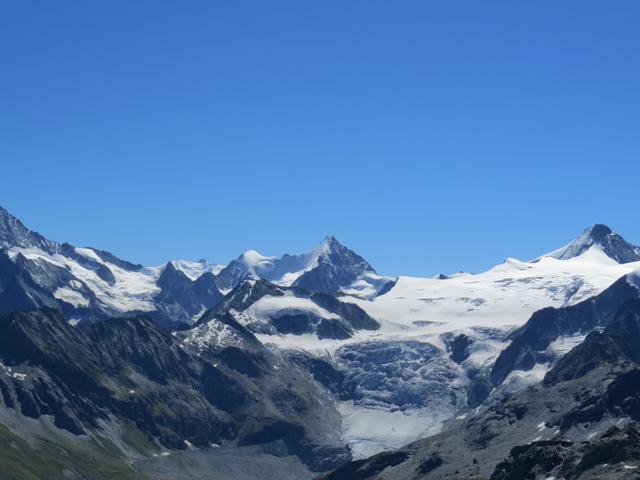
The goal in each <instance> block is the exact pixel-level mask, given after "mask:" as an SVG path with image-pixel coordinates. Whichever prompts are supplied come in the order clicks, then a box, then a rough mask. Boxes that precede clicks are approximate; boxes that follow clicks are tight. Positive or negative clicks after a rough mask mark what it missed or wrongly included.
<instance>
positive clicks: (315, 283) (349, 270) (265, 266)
mask: <svg viewBox="0 0 640 480" xmlns="http://www.w3.org/2000/svg"><path fill="white" fill-rule="evenodd" d="M364 274H375V270H374V269H373V267H372V266H371V265H370V264H369V263H368V262H367V261H366V260H364V259H363V258H362V257H361V256H359V255H358V254H356V253H355V252H353V251H352V250H350V249H349V248H347V247H345V246H344V245H342V244H341V243H340V242H339V241H338V240H337V239H336V238H335V237H334V236H333V235H328V236H326V237H325V238H324V239H323V241H322V242H321V243H320V244H319V245H318V246H317V247H315V248H313V249H312V250H309V251H308V252H306V253H302V254H298V255H290V254H284V255H283V256H282V257H279V258H278V257H266V256H264V255H262V254H260V253H258V252H257V251H255V250H249V251H247V252H245V253H243V254H242V255H240V257H238V258H237V259H236V260H234V261H232V262H231V263H229V265H228V266H227V267H225V268H224V269H223V270H222V271H221V272H220V274H219V275H218V276H217V281H218V286H219V288H220V289H221V290H222V291H229V290H231V289H232V288H234V287H235V286H236V285H238V284H239V283H240V282H241V281H242V280H244V279H245V278H253V279H258V278H262V279H265V280H269V281H270V282H272V283H275V284H277V285H280V286H299V287H303V288H306V289H307V290H310V291H319V292H325V293H336V292H338V291H339V290H340V289H342V288H344V287H348V286H349V285H351V284H352V283H353V282H355V281H356V280H358V279H359V278H361V277H362V276H363V275H364Z"/></svg>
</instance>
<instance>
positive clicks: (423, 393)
mask: <svg viewBox="0 0 640 480" xmlns="http://www.w3.org/2000/svg"><path fill="white" fill-rule="evenodd" d="M638 298H640V248H639V247H636V246H634V245H632V244H630V243H628V242H627V241H625V240H624V239H623V238H622V237H621V236H619V235H617V234H615V233H614V232H612V231H611V229H609V228H608V227H606V226H604V225H599V224H598V225H594V226H592V227H590V228H588V229H586V230H585V231H584V232H583V233H582V234H580V235H579V236H578V237H576V239H575V240H573V241H572V242H571V243H569V244H568V245H567V246H565V247H563V248H560V249H558V250H555V251H553V252H550V253H548V254H545V255H541V256H540V257H538V258H536V259H534V260H532V261H520V260H517V259H513V258H508V259H507V260H505V261H504V262H503V263H501V264H499V265H496V266H495V267H494V268H492V269H490V270H488V271H486V272H481V273H477V274H470V273H458V274H453V275H440V276H438V277H437V278H419V277H406V276H399V277H385V276H381V275H379V274H377V273H376V272H375V270H374V269H373V267H372V266H371V265H370V264H369V263H368V262H367V261H366V260H364V259H363V258H362V257H361V256H359V255H358V254H357V253H355V252H353V251H351V250H350V249H349V248H347V247H345V246H344V245H342V244H340V242H338V241H337V240H336V239H335V238H334V237H332V236H328V237H326V238H325V239H324V240H323V241H322V242H321V244H320V245H319V246H318V247H316V248H314V249H312V250H310V251H309V252H307V253H304V254H298V255H288V254H287V255H284V256H282V257H279V258H276V257H266V256H263V255H261V254H259V253H258V252H255V251H248V252H245V253H243V254H242V255H240V256H239V257H238V258H237V259H235V260H232V261H231V262H230V263H229V264H228V265H226V266H221V265H215V264H209V263H207V262H206V261H204V260H203V261H196V262H194V261H187V260H172V261H168V262H167V263H165V264H164V265H161V266H151V267H148V266H142V265H139V264H136V263H133V262H129V261H126V260H122V259H119V258H117V257H116V256H114V255H112V254H110V253H109V252H107V251H104V250H99V249H96V248H89V247H74V246H72V245H69V244H67V243H59V242H55V241H52V240H48V239H46V238H45V237H43V236H42V235H40V234H38V233H36V232H34V231H32V230H30V229H28V228H27V227H25V226H24V225H23V224H22V223H21V222H20V221H19V220H18V219H17V218H15V217H14V216H12V215H11V214H10V213H8V212H7V211H6V210H4V209H0V330H1V331H2V332H1V333H0V393H2V395H1V397H0V441H2V442H3V445H4V446H5V447H6V448H4V449H2V451H3V453H2V454H0V460H1V462H0V463H1V464H3V465H8V466H9V467H8V468H10V471H11V475H12V477H11V478H16V479H22V478H24V479H30V478H158V479H165V478H166V479H169V478H172V479H180V478H208V479H210V478H214V479H216V478H237V479H244V478H247V479H248V478H283V479H286V478H292V479H293V478H296V479H297V478H313V477H315V476H316V475H324V476H325V477H326V478H332V479H338V478H345V479H346V478H349V479H351V478H354V479H356V478H362V479H365V478H398V479H403V478H407V479H409V478H489V477H491V478H495V479H507V478H513V479H516V478H518V479H519V478H551V477H555V478H627V477H628V478H632V477H630V476H629V475H633V474H634V470H635V467H636V466H637V464H636V463H633V458H634V457H633V455H636V453H637V452H638V451H640V450H638V448H639V445H640V443H639V440H638V439H639V438H640V434H638V432H637V431H636V430H635V428H636V424H635V422H636V420H637V419H638V418H639V417H640V415H638V414H637V410H636V409H637V407H636V406H635V403H634V402H636V400H635V395H636V392H635V390H634V388H635V387H634V386H633V385H635V384H634V381H635V380H634V379H635V378H636V376H635V375H637V371H638V368H640V367H638V362H639V361H640V357H639V356H638V354H637V352H636V350H637V346H638V345H640V333H639V332H640V329H638V328H637V323H638V318H640V303H638V302H639V300H638ZM637 378H640V377H637ZM538 433H539V435H538ZM534 434H535V435H534ZM538 437H539V438H538ZM52 445H56V446H57V447H56V448H53V447H52ZM60 452H62V455H61V454H60ZM594 452H596V453H594ZM616 455H618V456H616ZM594 458H597V461H596V460H593V459H594ZM585 459H587V460H585ZM603 459H604V460H603ZM585 462H586V463H585ZM589 462H590V463H589ZM594 462H595V463H594ZM605 463H607V466H606V467H602V465H604V464H605ZM596 467H597V468H602V469H603V470H601V472H604V473H603V474H606V475H609V476H604V477H597V475H596V473H594V472H596V470H594V469H596ZM626 467H629V468H626ZM597 471H598V472H599V471H600V470H597ZM328 472H330V473H328ZM598 474H599V473H598ZM623 474H624V475H627V477H625V476H624V475H623ZM594 475H596V476H594ZM633 478H635V477H633Z"/></svg>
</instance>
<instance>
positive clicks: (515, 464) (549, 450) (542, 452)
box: [491, 441, 571, 480]
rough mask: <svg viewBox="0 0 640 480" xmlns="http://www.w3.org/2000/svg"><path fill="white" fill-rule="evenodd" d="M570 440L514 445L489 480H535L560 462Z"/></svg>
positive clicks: (569, 445) (569, 444) (565, 453)
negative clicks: (507, 456) (506, 458)
mask: <svg viewBox="0 0 640 480" xmlns="http://www.w3.org/2000/svg"><path fill="white" fill-rule="evenodd" d="M569 447H571V442H562V441H548V442H534V443H532V444H530V445H523V446H518V447H514V448H513V449H512V450H511V452H510V453H509V457H510V458H509V459H508V460H506V461H504V462H502V463H500V464H499V465H498V466H497V467H496V469H495V471H494V472H493V474H492V475H491V480H535V479H536V478H539V477H540V475H544V474H545V473H547V472H550V471H551V470H553V469H554V468H555V467H557V466H558V465H560V464H561V463H562V460H563V458H564V457H565V456H566V455H567V454H568V450H569Z"/></svg>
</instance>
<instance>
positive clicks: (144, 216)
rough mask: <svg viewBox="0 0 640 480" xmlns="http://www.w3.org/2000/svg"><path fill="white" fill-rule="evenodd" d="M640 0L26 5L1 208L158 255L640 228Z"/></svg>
mask: <svg viewBox="0 0 640 480" xmlns="http://www.w3.org/2000/svg"><path fill="white" fill-rule="evenodd" d="M638 25H640V2H637V1H635V0H634V1H616V2H605V1H584V0H580V1H578V0H576V1H561V2H559V1H556V0H554V1H537V2H524V1H523V2H520V1H517V2H514V1H511V0H510V1H500V2H497V1H496V2H493V1H482V2H480V1H475V0H473V1H472V0H469V1H449V0H446V1H444V0H443V1H437V2H436V1H424V0H419V1H397V2H392V1H387V0H385V1H378V0H362V1H344V0H340V1H330V0H329V1H318V2H306V1H298V0H295V1H293V0H292V1H277V0H276V1H269V2H266V1H262V0H260V1H212V0H206V1H189V2H178V1H171V2H170V1H160V0H147V1H139V0H137V1H131V0H122V1H114V0H110V1H107V2H87V1H80V0H78V1H65V0H61V1H55V2H52V1H30V0H26V1H5V2H2V3H1V4H0V42H1V44H2V47H1V48H0V92H1V97H0V98H1V99H0V162H1V164H0V166H1V169H0V172H1V175H2V180H3V181H2V188H1V189H0V205H2V206H4V207H6V208H8V209H9V210H10V211H12V212H13V213H15V214H16V215H18V216H19V217H20V218H21V219H22V220H23V221H24V222H25V223H26V224H27V225H28V226H31V227H33V228H35V229H36V230H38V231H40V232H41V233H43V234H45V235H46V236H48V237H50V238H53V239H56V240H66V241H69V242H71V243H73V244H76V245H91V246H97V247H101V248H105V249H107V250H110V251H112V252H114V253H115V254H117V255H119V256H121V257H124V258H127V259H130V260H133V261H138V262H142V263H146V264H157V263H161V262H163V261H165V260H167V259H170V258H176V257H182V258H201V257H206V258H207V259H209V260H211V261H216V262H227V261H228V260H229V259H230V258H233V257H235V256H237V255H238V254H239V253H240V252H241V251H243V250H246V249H248V248H255V249H257V250H259V251H261V252H263V253H265V254H282V253H284V252H299V251H304V250H307V249H309V248H311V247H312V246H313V245H315V244H317V243H318V242H319V241H320V240H321V239H322V238H323V237H324V236H325V235H326V234H328V233H333V234H334V235H335V236H336V237H337V238H338V239H339V240H341V241H342V242H343V243H345V244H347V245H349V246H351V247H352V248H353V249H354V250H356V251H358V252H359V253H361V254H362V255H363V256H365V257H366V258H367V259H368V260H370V262H371V263H372V264H373V265H374V266H375V267H377V269H378V271H380V272H382V273H387V274H393V273H405V274H422V275H427V274H434V273H437V272H440V271H443V272H451V271H456V270H461V269H464V270H470V271H478V270H482V269H484V268H487V267H489V266H491V265H493V264H495V263H497V262H499V261H502V260H503V259H504V258H505V257H507V256H515V257H519V258H524V259H526V258H531V257H533V256H536V255H538V254H540V253H543V252H544V251H546V250H550V249H553V248H556V247H558V246H560V245H561V244H563V243H566V242H567V241H569V240H570V239H571V238H572V237H574V236H575V235H576V234H577V233H578V232H579V231H580V230H582V229H583V228H585V227H586V226H588V225H589V224H592V223H595V222H602V223H607V224H609V225H610V226H612V227H613V228H614V229H615V230H617V231H619V232H620V233H621V234H622V235H623V236H625V237H626V238H627V239H629V240H630V241H634V242H635V243H640V222H639V221H638V218H639V215H638V204H639V203H638V200H639V198H640V197H639V193H640V155H639V154H640V28H638Z"/></svg>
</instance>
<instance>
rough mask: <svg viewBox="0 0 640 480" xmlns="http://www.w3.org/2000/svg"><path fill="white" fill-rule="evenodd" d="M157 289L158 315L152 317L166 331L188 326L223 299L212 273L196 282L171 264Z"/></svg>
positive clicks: (168, 265) (156, 313)
mask: <svg viewBox="0 0 640 480" xmlns="http://www.w3.org/2000/svg"><path fill="white" fill-rule="evenodd" d="M157 285H158V287H160V293H158V295H156V297H155V298H154V301H155V303H156V305H157V307H158V312H154V313H152V315H153V316H154V317H155V318H156V319H157V320H158V321H159V323H161V324H164V325H166V326H167V327H170V326H171V325H172V324H175V322H178V321H179V322H185V323H189V322H190V321H191V319H192V318H193V317H194V316H196V315H197V314H198V313H200V312H202V311H204V310H205V309H209V308H212V307H214V306H215V305H217V304H218V303H219V302H220V301H221V300H222V298H223V296H222V293H220V291H219V290H218V288H217V286H216V282H215V277H214V276H213V275H212V274H211V273H209V272H207V273H204V274H203V275H201V276H200V277H198V278H197V279H196V280H195V281H193V280H191V279H190V278H189V277H187V276H186V275H185V274H184V273H183V272H182V271H180V270H178V269H177V268H176V267H175V266H174V265H173V263H171V262H169V263H167V265H166V266H165V268H164V270H163V271H162V274H161V275H160V277H159V278H158V282H157Z"/></svg>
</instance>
